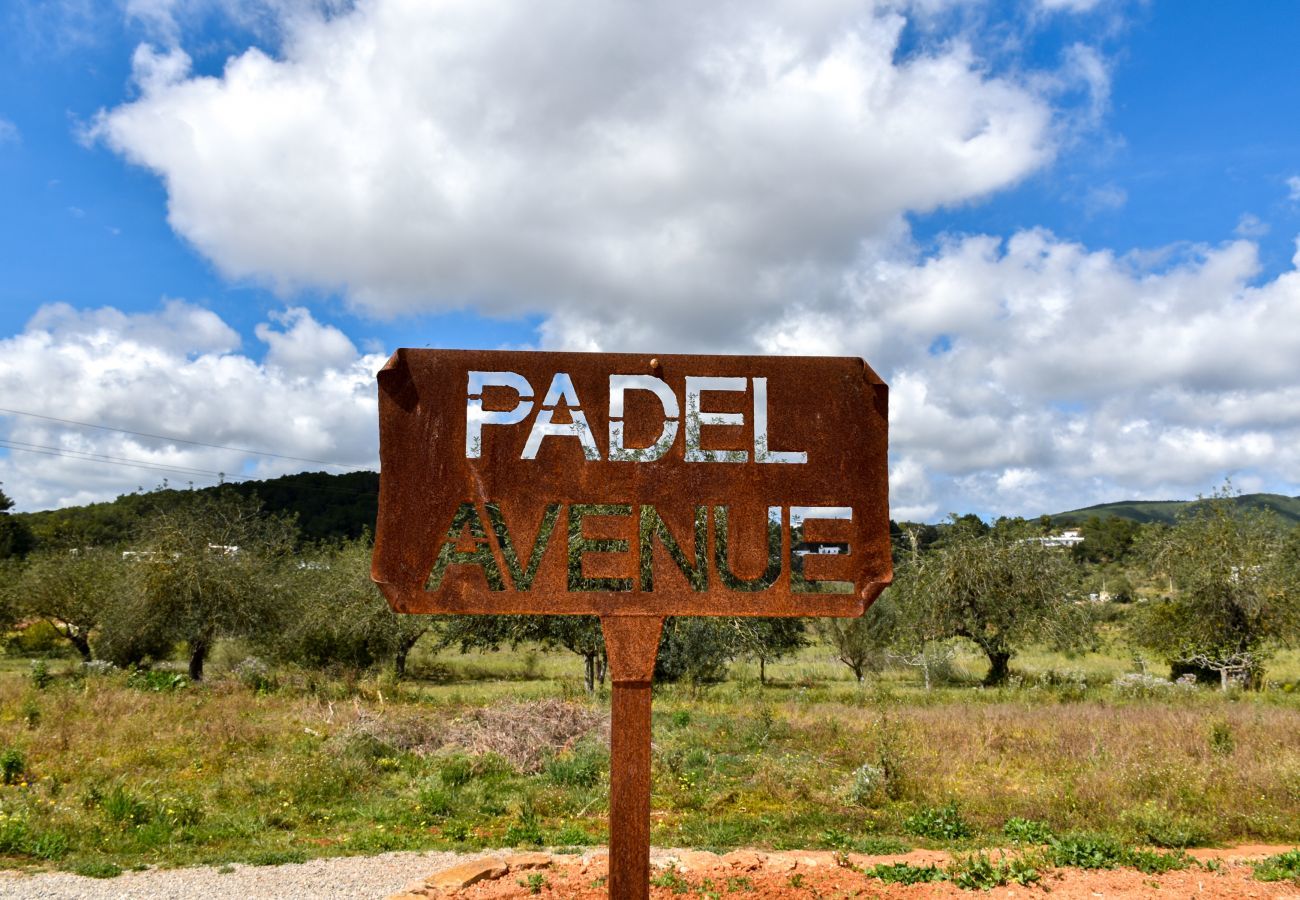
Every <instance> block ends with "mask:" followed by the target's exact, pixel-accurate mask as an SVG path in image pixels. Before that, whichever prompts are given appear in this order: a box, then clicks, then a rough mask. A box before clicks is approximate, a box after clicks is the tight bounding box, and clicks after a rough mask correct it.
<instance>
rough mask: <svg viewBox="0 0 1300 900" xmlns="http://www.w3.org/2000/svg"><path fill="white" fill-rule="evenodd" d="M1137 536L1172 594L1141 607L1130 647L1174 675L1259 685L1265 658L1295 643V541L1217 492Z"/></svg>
mask: <svg viewBox="0 0 1300 900" xmlns="http://www.w3.org/2000/svg"><path fill="white" fill-rule="evenodd" d="M1144 538H1145V540H1144V545H1143V547H1142V553H1143V557H1144V559H1145V560H1146V564H1147V566H1148V568H1149V569H1150V570H1151V571H1152V572H1153V573H1158V574H1160V575H1162V576H1164V579H1165V580H1166V583H1167V584H1168V585H1169V586H1170V588H1171V590H1170V593H1169V595H1168V596H1166V597H1164V598H1162V599H1160V600H1157V601H1153V602H1152V603H1149V604H1147V605H1146V608H1145V609H1144V610H1143V614H1142V615H1141V616H1140V617H1139V618H1138V620H1137V622H1136V624H1135V627H1134V632H1133V637H1134V639H1135V642H1136V643H1137V644H1138V645H1140V646H1142V647H1145V648H1147V649H1150V650H1154V651H1156V652H1158V653H1161V654H1162V655H1164V656H1165V658H1166V659H1168V660H1169V662H1170V663H1171V664H1172V665H1173V666H1174V667H1175V668H1176V669H1179V670H1192V671H1194V670H1202V671H1210V672H1214V673H1216V674H1217V675H1218V677H1219V680H1220V684H1221V685H1222V686H1223V687H1224V688H1226V687H1227V686H1228V684H1229V682H1230V681H1231V679H1232V678H1234V677H1236V678H1240V679H1242V680H1245V681H1248V682H1250V683H1255V684H1257V683H1259V681H1260V679H1261V677H1262V675H1263V671H1264V663H1265V661H1266V660H1267V659H1268V658H1269V656H1270V655H1271V654H1272V653H1273V652H1274V651H1275V650H1277V649H1278V648H1279V647H1281V646H1284V645H1285V644H1287V643H1288V642H1290V641H1292V640H1294V639H1295V638H1296V637H1297V636H1300V581H1298V580H1297V576H1298V575H1300V535H1297V533H1296V532H1294V531H1292V532H1291V533H1290V534H1289V535H1288V534H1287V532H1286V531H1285V530H1284V529H1283V527H1282V525H1281V523H1280V522H1279V521H1278V519H1277V518H1276V517H1275V516H1274V515H1272V514H1270V513H1267V512H1264V511H1261V510H1248V509H1243V508H1241V507H1240V506H1238V504H1237V503H1236V502H1235V499H1234V495H1233V494H1232V493H1231V489H1230V488H1224V489H1222V490H1220V491H1217V492H1215V494H1214V495H1212V496H1211V497H1209V498H1207V499H1205V500H1202V501H1201V502H1199V503H1196V504H1193V505H1192V506H1191V507H1190V508H1189V509H1188V510H1187V512H1185V513H1184V514H1183V515H1182V516H1180V518H1179V519H1178V520H1177V521H1176V522H1175V524H1174V525H1173V527H1171V528H1167V529H1163V530H1158V531H1157V530H1149V531H1147V532H1144Z"/></svg>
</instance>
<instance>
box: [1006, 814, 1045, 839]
mask: <svg viewBox="0 0 1300 900" xmlns="http://www.w3.org/2000/svg"><path fill="white" fill-rule="evenodd" d="M1002 833H1003V834H1005V835H1006V836H1007V837H1008V838H1010V840H1011V842H1012V843H1013V844H1046V843H1048V842H1049V841H1051V840H1052V838H1053V837H1054V835H1053V834H1052V829H1051V828H1050V827H1048V825H1047V823H1046V822H1039V821H1036V820H1034V819H1021V818H1019V817H1016V818H1011V819H1007V821H1006V824H1005V825H1003V826H1002Z"/></svg>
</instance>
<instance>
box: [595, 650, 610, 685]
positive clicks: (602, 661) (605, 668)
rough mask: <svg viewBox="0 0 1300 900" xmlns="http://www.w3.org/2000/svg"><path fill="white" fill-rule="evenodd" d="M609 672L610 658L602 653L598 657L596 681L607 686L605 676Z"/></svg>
mask: <svg viewBox="0 0 1300 900" xmlns="http://www.w3.org/2000/svg"><path fill="white" fill-rule="evenodd" d="M608 672H609V658H608V657H606V656H605V654H604V653H601V654H600V655H599V656H597V657H596V681H597V682H599V683H600V686H601V687H604V686H605V675H606V674H607V673H608Z"/></svg>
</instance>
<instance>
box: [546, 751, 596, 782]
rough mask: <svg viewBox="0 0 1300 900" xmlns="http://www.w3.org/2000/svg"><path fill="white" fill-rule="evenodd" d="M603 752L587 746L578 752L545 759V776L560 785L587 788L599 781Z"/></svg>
mask: <svg viewBox="0 0 1300 900" xmlns="http://www.w3.org/2000/svg"><path fill="white" fill-rule="evenodd" d="M604 756H605V754H604V752H602V751H601V750H600V749H599V748H595V747H588V748H586V749H585V750H583V751H580V752H573V753H565V754H562V755H560V756H554V757H551V758H550V759H548V760H547V761H546V764H545V772H546V777H547V778H548V779H550V781H551V783H552V784H557V785H559V786H561V787H576V788H589V787H592V786H594V785H595V784H597V783H598V782H599V781H600V773H601V770H602V768H603V766H604Z"/></svg>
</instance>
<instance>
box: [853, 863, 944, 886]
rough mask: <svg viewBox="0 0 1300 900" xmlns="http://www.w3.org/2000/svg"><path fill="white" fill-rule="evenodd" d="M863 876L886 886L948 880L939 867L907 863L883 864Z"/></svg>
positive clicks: (873, 867)
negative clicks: (881, 882)
mask: <svg viewBox="0 0 1300 900" xmlns="http://www.w3.org/2000/svg"><path fill="white" fill-rule="evenodd" d="M863 874H864V875H867V876H869V877H871V878H878V879H880V880H881V881H883V882H885V883H886V884H925V883H927V882H931V881H946V880H947V879H948V876H947V875H945V874H944V872H943V870H942V869H940V868H938V867H937V866H934V865H928V866H914V865H912V864H911V863H905V862H899V863H887V864H886V863H881V864H880V865H877V866H872V867H871V868H869V869H866V870H864V871H863Z"/></svg>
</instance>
